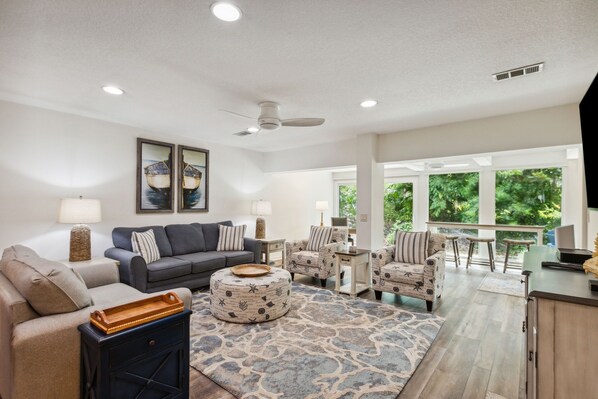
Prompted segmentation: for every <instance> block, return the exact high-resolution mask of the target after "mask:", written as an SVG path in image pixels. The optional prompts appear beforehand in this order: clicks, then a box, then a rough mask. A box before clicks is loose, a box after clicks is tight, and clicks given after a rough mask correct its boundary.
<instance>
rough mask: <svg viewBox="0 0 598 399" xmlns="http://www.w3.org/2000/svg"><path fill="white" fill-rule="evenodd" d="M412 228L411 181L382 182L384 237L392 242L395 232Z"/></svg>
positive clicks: (388, 241)
mask: <svg viewBox="0 0 598 399" xmlns="http://www.w3.org/2000/svg"><path fill="white" fill-rule="evenodd" d="M397 229H398V230H403V231H411V230H412V229H413V183H385V184H384V239H385V240H386V243H387V244H392V243H393V242H394V236H395V232H396V231H397Z"/></svg>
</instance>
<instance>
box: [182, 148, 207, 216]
mask: <svg viewBox="0 0 598 399" xmlns="http://www.w3.org/2000/svg"><path fill="white" fill-rule="evenodd" d="M178 163H179V173H178V195H179V197H178V211H179V212H208V209H209V208H208V200H209V195H208V194H209V164H210V151H208V150H205V149H203V148H193V147H187V146H184V145H180V146H179V160H178Z"/></svg>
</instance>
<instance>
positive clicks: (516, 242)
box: [502, 238, 536, 273]
mask: <svg viewBox="0 0 598 399" xmlns="http://www.w3.org/2000/svg"><path fill="white" fill-rule="evenodd" d="M503 241H504V242H505V244H507V250H506V252H505V266H504V267H503V269H502V272H503V273H506V272H507V263H509V251H510V250H511V245H525V246H526V247H527V250H528V251H529V247H530V245H534V244H535V243H536V241H535V240H514V239H511V238H505V239H504V240H503Z"/></svg>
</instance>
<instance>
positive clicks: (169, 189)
mask: <svg viewBox="0 0 598 399" xmlns="http://www.w3.org/2000/svg"><path fill="white" fill-rule="evenodd" d="M173 156H174V144H169V143H163V142H161V141H154V140H147V139H142V138H138V139H137V207H136V209H137V213H155V212H174V190H173V188H174V168H173V166H174V165H173Z"/></svg>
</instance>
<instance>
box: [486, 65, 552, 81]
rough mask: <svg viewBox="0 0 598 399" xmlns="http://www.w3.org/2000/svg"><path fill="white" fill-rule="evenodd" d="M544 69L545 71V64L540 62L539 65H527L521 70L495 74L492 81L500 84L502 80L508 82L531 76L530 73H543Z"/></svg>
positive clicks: (516, 69)
mask: <svg viewBox="0 0 598 399" xmlns="http://www.w3.org/2000/svg"><path fill="white" fill-rule="evenodd" d="M542 69H544V63H543V62H540V63H538V64H533V65H527V66H524V67H521V68H515V69H511V70H509V71H503V72H498V73H495V74H493V75H492V79H494V81H495V82H499V81H501V80H507V79H512V78H516V77H519V76H525V75H529V74H530V73H537V72H542Z"/></svg>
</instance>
